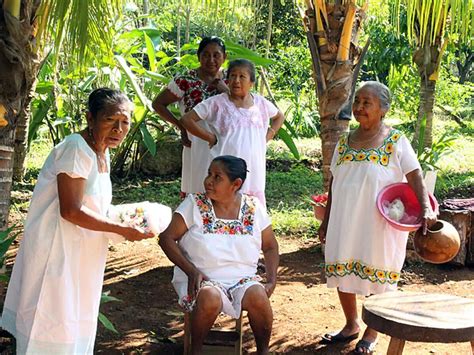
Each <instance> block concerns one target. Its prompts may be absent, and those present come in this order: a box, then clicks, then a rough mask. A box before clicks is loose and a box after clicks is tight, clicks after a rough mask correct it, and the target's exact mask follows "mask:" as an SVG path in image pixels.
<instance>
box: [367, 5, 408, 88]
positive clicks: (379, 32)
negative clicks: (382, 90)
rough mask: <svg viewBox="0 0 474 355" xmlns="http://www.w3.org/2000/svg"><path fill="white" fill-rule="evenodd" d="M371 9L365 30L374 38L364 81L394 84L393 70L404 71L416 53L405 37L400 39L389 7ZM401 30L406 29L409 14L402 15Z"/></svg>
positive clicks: (371, 40) (369, 36) (381, 6)
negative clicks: (392, 79)
mask: <svg viewBox="0 0 474 355" xmlns="http://www.w3.org/2000/svg"><path fill="white" fill-rule="evenodd" d="M379 5H380V8H377V6H376V5H375V4H374V5H373V6H369V14H370V15H369V17H368V18H367V20H366V22H365V26H364V37H367V38H370V47H369V51H368V53H367V57H366V60H365V63H364V65H363V66H362V78H361V79H362V80H363V81H365V80H378V81H381V82H384V83H386V82H387V80H388V81H390V79H389V78H388V77H389V74H390V71H391V70H392V67H395V68H396V69H397V70H401V69H402V68H403V67H405V66H409V65H410V63H411V55H412V54H411V52H412V49H411V48H410V46H409V43H408V40H407V38H406V36H405V35H404V34H401V35H397V33H396V31H395V28H394V27H393V26H392V25H391V24H390V21H389V11H388V9H387V8H386V5H382V4H379ZM401 16H402V17H401V19H400V23H401V26H406V12H402V13H401Z"/></svg>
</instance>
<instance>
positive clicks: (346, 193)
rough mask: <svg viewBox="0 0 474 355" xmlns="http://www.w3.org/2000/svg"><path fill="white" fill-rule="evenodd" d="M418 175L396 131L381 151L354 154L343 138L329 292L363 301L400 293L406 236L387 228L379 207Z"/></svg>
mask: <svg viewBox="0 0 474 355" xmlns="http://www.w3.org/2000/svg"><path fill="white" fill-rule="evenodd" d="M415 169H420V165H419V163H418V160H417V158H416V155H415V152H414V151H413V149H412V147H411V145H410V143H409V141H408V140H407V138H406V137H405V136H404V135H403V134H402V133H401V132H400V131H398V130H395V129H392V130H391V131H390V133H389V134H388V135H387V137H386V138H385V140H384V142H383V144H382V145H381V146H380V147H379V148H377V149H360V150H355V149H352V148H350V147H349V146H348V143H347V136H343V137H342V138H341V139H340V140H339V142H338V144H337V146H336V150H335V152H334V156H333V160H332V163H331V172H332V174H333V182H332V190H331V191H332V204H331V213H330V217H329V224H328V229H327V237H326V252H325V260H326V265H325V269H326V277H327V286H328V287H338V288H339V290H340V291H343V292H348V293H356V294H360V295H370V294H378V293H383V292H386V291H391V290H396V288H397V282H398V280H399V278H400V270H401V268H402V266H403V261H404V259H405V251H406V243H407V237H408V232H402V231H399V230H397V229H395V228H393V227H392V226H390V225H389V224H388V222H387V221H386V220H385V219H384V218H383V217H382V216H381V215H380V213H379V212H378V210H377V207H376V199H377V195H378V193H379V191H380V190H382V188H384V187H385V186H387V185H390V184H393V183H397V182H402V181H406V179H405V175H406V174H408V173H409V172H411V171H413V170H415Z"/></svg>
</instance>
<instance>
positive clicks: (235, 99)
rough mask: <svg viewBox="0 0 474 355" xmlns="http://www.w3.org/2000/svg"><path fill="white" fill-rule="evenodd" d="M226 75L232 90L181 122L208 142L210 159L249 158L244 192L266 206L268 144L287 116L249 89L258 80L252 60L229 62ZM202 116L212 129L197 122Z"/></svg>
mask: <svg viewBox="0 0 474 355" xmlns="http://www.w3.org/2000/svg"><path fill="white" fill-rule="evenodd" d="M227 78H228V81H229V90H230V92H229V93H223V94H220V95H216V96H214V97H211V98H210V99H207V100H206V101H203V102H201V103H200V104H198V105H197V106H196V107H194V109H193V110H191V111H190V112H189V113H187V114H186V115H184V116H183V118H182V122H183V125H184V127H185V128H186V129H187V130H188V131H189V132H191V133H192V134H194V135H196V136H198V137H200V138H201V139H203V140H205V141H207V142H208V143H209V148H210V151H209V150H208V152H209V153H208V154H209V155H210V157H211V159H213V158H215V157H217V156H220V155H234V156H237V157H239V158H242V159H244V160H245V161H246V163H247V166H248V169H249V176H248V178H247V180H246V181H245V183H244V185H243V187H242V192H243V193H246V194H249V195H252V196H256V197H257V198H258V199H260V201H261V203H262V204H263V205H264V206H265V173H266V157H265V155H266V151H267V147H266V144H267V142H268V141H269V140H270V139H272V138H273V137H274V136H275V134H276V132H278V130H279V129H280V127H281V125H282V124H283V120H284V116H283V114H282V113H281V112H280V111H279V110H278V109H277V108H276V107H275V105H273V104H272V103H271V102H270V101H268V100H266V99H265V98H264V97H262V96H260V95H257V94H253V93H251V92H250V90H251V89H252V87H253V85H254V83H255V66H254V65H253V63H252V62H250V61H248V60H245V59H238V60H234V61H232V62H230V63H229V68H228V70H227ZM201 120H203V121H207V123H208V124H209V129H205V128H203V127H202V126H200V125H199V124H198V123H199V122H200V121H201ZM201 169H205V168H204V167H201Z"/></svg>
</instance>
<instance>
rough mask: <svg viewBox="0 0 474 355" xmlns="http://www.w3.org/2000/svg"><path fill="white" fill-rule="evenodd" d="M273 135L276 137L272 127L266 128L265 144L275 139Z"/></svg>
mask: <svg viewBox="0 0 474 355" xmlns="http://www.w3.org/2000/svg"><path fill="white" fill-rule="evenodd" d="M275 135H276V132H275V130H274V129H273V128H272V127H268V129H267V135H266V136H265V139H266V141H267V143H268V142H269V141H271V140H272V139H273V138H274V137H275Z"/></svg>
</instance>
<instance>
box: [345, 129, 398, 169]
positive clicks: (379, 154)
mask: <svg viewBox="0 0 474 355" xmlns="http://www.w3.org/2000/svg"><path fill="white" fill-rule="evenodd" d="M400 137H401V132H400V131H398V130H395V129H392V130H391V131H390V133H389V134H388V136H387V137H386V138H385V139H384V141H383V144H382V145H381V146H380V147H379V148H371V149H353V148H351V147H349V144H348V142H347V136H343V137H341V139H340V140H339V148H338V153H339V157H338V159H337V165H340V164H342V163H345V162H349V161H357V162H361V161H369V162H372V163H375V164H380V165H382V166H387V165H388V163H389V162H390V156H391V155H392V153H393V152H394V150H395V147H394V144H395V143H396V142H397V141H398V140H399V139H400Z"/></svg>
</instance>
